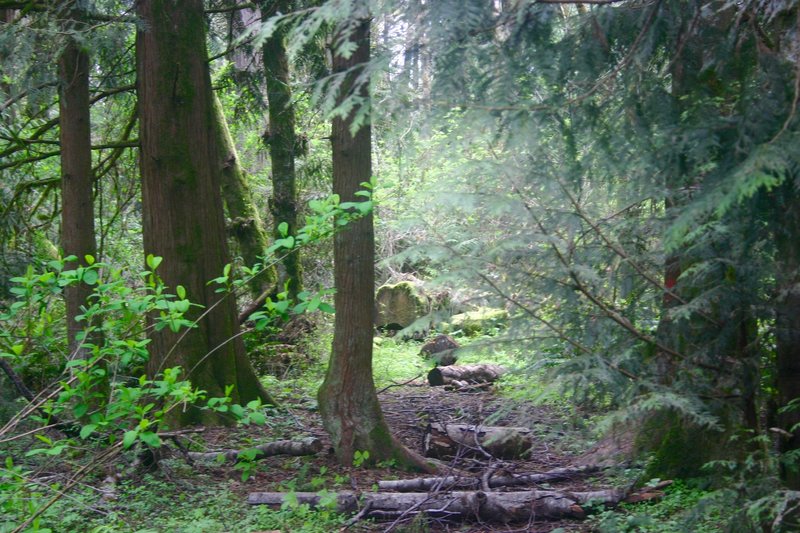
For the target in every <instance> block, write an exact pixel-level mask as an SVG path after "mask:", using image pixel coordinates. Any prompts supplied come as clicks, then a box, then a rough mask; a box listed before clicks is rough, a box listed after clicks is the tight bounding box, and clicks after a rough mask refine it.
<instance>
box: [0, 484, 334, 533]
mask: <svg viewBox="0 0 800 533" xmlns="http://www.w3.org/2000/svg"><path fill="white" fill-rule="evenodd" d="M199 477H201V478H202V477H203V476H199ZM233 483H234V482H233V481H230V482H227V481H221V482H220V481H216V480H212V479H197V478H195V479H194V480H193V482H192V483H191V486H190V485H188V483H187V482H186V481H182V482H175V481H167V480H164V479H161V478H158V477H155V476H144V477H143V478H142V479H139V480H136V481H135V482H127V483H123V484H121V486H120V487H119V488H118V493H117V495H116V499H115V500H114V501H113V502H111V503H109V504H99V505H98V496H97V493H96V491H95V490H94V489H86V490H83V491H75V492H72V493H71V495H70V496H69V497H68V498H64V499H62V500H60V501H59V502H57V503H56V504H55V505H53V506H52V507H51V508H50V509H49V510H48V511H47V512H45V514H44V515H43V516H42V517H41V518H40V519H39V520H37V522H36V523H35V525H34V526H33V527H32V528H30V529H28V530H27V531H39V532H53V533H60V532H64V533H71V532H74V531H86V532H93V533H99V532H107V531H108V532H110V531H114V532H117V531H128V532H136V533H159V532H163V531H170V532H180V533H208V532H214V531H263V530H281V531H292V532H300V533H328V532H330V531H336V530H338V529H340V528H341V527H342V524H343V523H344V521H345V520H346V518H345V517H344V516H343V515H340V514H337V513H335V512H334V511H332V510H331V509H327V508H322V509H315V510H312V509H310V508H309V507H308V506H307V505H285V506H284V507H283V508H281V509H270V508H269V507H266V506H263V505H256V506H251V505H248V504H247V503H246V502H245V498H244V497H243V496H242V495H241V494H237V493H236V492H235V491H234V490H233V489H234V487H233V485H232V484H233ZM28 496H29V497H30V496H34V497H35V495H28ZM18 518H19V517H16V516H14V514H13V513H0V532H2V533H6V532H10V531H13V529H14V527H15V526H16V524H17V523H18V522H19V520H18Z"/></svg>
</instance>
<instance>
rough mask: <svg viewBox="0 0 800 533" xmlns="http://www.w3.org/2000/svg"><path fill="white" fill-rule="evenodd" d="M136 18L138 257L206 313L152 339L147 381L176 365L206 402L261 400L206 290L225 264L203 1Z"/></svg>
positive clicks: (232, 310)
mask: <svg viewBox="0 0 800 533" xmlns="http://www.w3.org/2000/svg"><path fill="white" fill-rule="evenodd" d="M137 10H138V15H139V16H140V18H141V20H142V24H141V25H139V26H138V30H137V33H136V61H137V73H138V87H137V89H138V95H139V127H140V130H141V133H140V142H141V150H140V163H141V169H142V208H143V213H144V219H143V224H142V232H143V236H144V248H145V253H146V254H153V255H156V256H160V257H163V264H162V266H161V268H160V270H159V271H158V274H159V276H160V277H161V279H162V280H163V281H164V283H165V284H166V285H167V286H168V287H169V290H171V291H174V290H175V288H176V286H177V285H183V286H184V287H185V289H186V294H187V298H188V299H189V300H191V301H193V302H195V303H198V304H200V305H202V306H204V308H205V309H204V311H207V314H206V315H205V316H204V317H202V318H200V313H201V312H200V311H196V310H194V309H193V310H191V311H190V312H189V313H188V318H190V319H192V320H195V319H196V320H198V322H197V327H196V328H194V329H192V330H191V331H190V332H188V334H186V335H185V337H183V338H180V336H179V335H176V334H173V333H171V332H170V331H169V329H168V328H165V329H163V330H162V331H160V332H154V333H152V343H151V344H150V350H151V359H150V361H149V363H148V373H149V375H150V376H154V375H156V374H157V373H158V372H160V371H162V370H163V369H164V368H166V367H171V366H176V365H180V366H181V367H182V368H183V371H184V376H187V375H188V377H189V378H190V379H191V381H192V383H193V384H194V385H195V386H196V387H199V388H201V389H203V390H206V391H207V392H208V394H209V395H210V396H222V395H223V394H224V392H225V387H226V386H227V385H234V389H233V392H232V395H231V396H232V399H233V401H234V402H246V401H248V400H252V399H256V398H260V399H262V400H264V401H270V398H269V396H268V395H267V394H266V392H265V391H264V389H263V388H262V386H261V384H260V383H259V381H258V379H257V377H256V375H255V373H254V372H253V369H252V367H251V366H250V362H249V361H248V360H247V357H246V356H245V352H244V345H243V343H242V340H241V338H240V336H239V325H238V323H237V314H236V305H235V302H234V300H233V298H232V297H225V296H221V295H219V294H216V293H215V290H216V287H214V286H209V285H207V282H208V280H211V279H213V278H215V277H218V276H220V275H221V273H222V271H223V267H224V266H225V265H226V264H227V263H228V262H229V256H228V247H227V242H226V238H225V222H224V215H223V207H222V199H221V197H220V180H221V178H220V175H219V174H220V169H219V160H220V159H219V148H218V146H217V139H216V132H217V131H218V130H217V124H216V118H215V113H214V104H213V94H212V91H211V79H210V76H209V71H208V64H207V62H206V57H207V55H206V48H205V18H204V15H203V2H202V1H201V0H189V1H187V2H182V3H181V4H180V5H177V4H175V3H173V2H168V1H166V0H141V1H140V2H138V3H137ZM181 334H183V332H181ZM179 340H180V342H179ZM173 413H176V414H175V416H174V417H173V419H172V420H170V422H171V423H172V425H173V426H175V425H177V426H184V425H190V424H199V423H205V424H215V423H225V422H228V420H227V419H225V418H222V417H221V416H220V415H217V414H214V413H211V412H209V411H202V410H200V409H187V410H185V411H183V412H178V411H177V410H174V411H173Z"/></svg>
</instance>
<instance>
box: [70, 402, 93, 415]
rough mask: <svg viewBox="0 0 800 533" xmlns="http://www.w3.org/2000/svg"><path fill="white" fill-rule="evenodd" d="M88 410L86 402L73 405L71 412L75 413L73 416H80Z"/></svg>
mask: <svg viewBox="0 0 800 533" xmlns="http://www.w3.org/2000/svg"><path fill="white" fill-rule="evenodd" d="M88 411H89V404H86V403H79V404H78V405H76V406H75V409H73V410H72V412H73V413H74V414H75V418H80V417H82V416H83V415H85V414H86V413H87V412H88Z"/></svg>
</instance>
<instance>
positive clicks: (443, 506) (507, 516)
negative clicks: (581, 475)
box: [247, 489, 625, 523]
mask: <svg viewBox="0 0 800 533" xmlns="http://www.w3.org/2000/svg"><path fill="white" fill-rule="evenodd" d="M289 494H291V498H292V499H295V498H296V501H297V503H298V504H307V505H309V506H311V507H315V506H318V505H319V504H320V500H321V498H322V497H321V496H320V495H319V494H317V493H314V492H295V493H286V492H251V493H250V494H249V495H248V498H247V503H249V504H250V505H269V506H272V507H280V506H281V505H282V504H283V503H284V502H285V501H286V499H287V497H289ZM624 497H625V491H623V490H619V489H608V490H603V491H592V492H586V493H584V492H559V491H552V490H531V491H523V492H483V491H455V492H441V493H434V494H429V493H418V492H365V493H362V494H356V493H353V492H349V491H346V492H339V493H337V494H336V499H335V508H336V511H337V512H340V513H347V514H352V513H356V512H357V511H358V509H359V504H360V505H362V506H363V508H365V509H367V512H366V513H364V515H363V517H364V518H376V519H384V520H388V519H393V518H396V517H398V516H400V515H403V514H409V515H410V514H412V513H413V514H420V513H425V514H426V515H428V516H430V517H434V518H446V519H449V520H454V521H464V520H481V521H491V522H496V523H509V522H526V521H529V520H532V519H555V520H558V519H562V518H584V517H585V516H586V512H585V511H584V510H583V507H581V504H582V503H587V502H589V501H592V502H594V503H600V504H606V505H609V506H613V505H616V504H618V503H619V502H620V501H622V499H623V498H624Z"/></svg>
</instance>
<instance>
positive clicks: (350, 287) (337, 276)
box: [318, 19, 432, 470]
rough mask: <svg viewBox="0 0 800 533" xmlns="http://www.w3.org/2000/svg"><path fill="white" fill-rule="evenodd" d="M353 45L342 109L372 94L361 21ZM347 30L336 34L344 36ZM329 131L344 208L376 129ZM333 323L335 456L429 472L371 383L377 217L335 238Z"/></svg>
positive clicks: (323, 397)
mask: <svg viewBox="0 0 800 533" xmlns="http://www.w3.org/2000/svg"><path fill="white" fill-rule="evenodd" d="M357 24H358V26H357V28H356V29H355V30H354V32H353V33H352V34H351V36H350V38H351V39H352V40H353V41H354V42H355V44H356V50H355V52H354V53H353V54H352V55H351V56H350V58H349V59H345V58H344V57H342V56H340V55H339V54H337V53H334V63H333V66H334V71H335V72H337V73H343V72H346V71H349V72H350V73H349V74H348V76H347V79H346V82H345V83H344V86H343V87H342V89H341V91H342V92H341V93H340V96H339V99H340V101H341V100H342V99H343V98H344V97H345V96H346V95H347V94H348V93H350V91H353V90H357V91H359V93H360V94H361V95H362V96H364V97H366V96H367V95H368V93H367V90H368V89H367V87H366V86H361V87H358V88H354V82H355V79H356V76H357V70H358V69H359V66H360V65H364V64H365V63H366V62H367V61H369V38H370V37H369V36H370V32H369V21H368V20H366V19H364V20H361V21H360V22H358V23H357ZM341 31H342V29H341V28H340V29H339V34H340V35H341ZM356 111H357V110H353V111H352V112H351V114H350V115H349V116H348V117H347V118H346V119H342V118H339V117H337V118H335V119H334V120H333V124H332V133H331V145H332V149H333V192H334V193H336V194H338V195H339V197H340V198H341V201H342V202H353V201H358V200H359V198H358V197H357V196H355V193H356V192H357V191H358V190H359V189H360V188H361V185H360V184H361V183H362V182H364V181H370V177H371V175H372V158H371V153H370V150H371V142H370V135H371V128H370V126H369V123H368V122H367V124H365V125H363V126H362V127H361V128H360V129H359V130H358V132H357V133H356V134H355V135H352V134H351V133H350V126H351V124H352V121H353V117H354V113H355V112H356ZM333 251H334V280H335V284H336V296H335V307H336V317H335V324H334V335H333V353H332V354H331V358H330V361H329V363H328V369H327V372H326V374H325V380H324V382H323V383H322V386H321V387H320V390H319V394H318V400H319V410H320V415H321V416H322V421H323V425H324V426H325V430H326V431H327V432H328V434H329V435H330V437H331V441H332V442H333V447H334V450H335V452H336V456H337V458H338V459H339V461H340V462H342V463H343V464H350V463H351V462H352V460H353V456H354V453H355V452H356V451H367V452H369V462H376V461H381V460H386V459H395V460H397V461H398V462H399V463H401V464H404V465H409V466H411V465H413V466H415V467H418V468H423V469H426V470H430V469H432V468H431V467H430V466H428V465H427V464H426V463H425V460H424V459H423V458H422V457H420V456H418V455H416V454H413V453H412V452H410V451H409V450H407V449H405V448H404V447H403V446H402V445H401V444H400V443H399V442H397V441H396V440H395V439H394V438H393V437H392V435H391V433H390V432H389V427H388V426H387V424H386V421H385V420H384V417H383V413H382V411H381V407H380V404H379V403H378V395H377V394H376V392H375V382H374V380H373V377H372V337H373V309H374V307H375V268H374V262H375V237H374V232H373V227H372V215H368V216H365V217H363V218H360V219H358V220H355V221H353V222H351V223H349V224H348V225H347V226H346V227H345V228H344V229H343V230H342V231H340V232H338V233H337V234H336V235H335V237H334V244H333Z"/></svg>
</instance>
